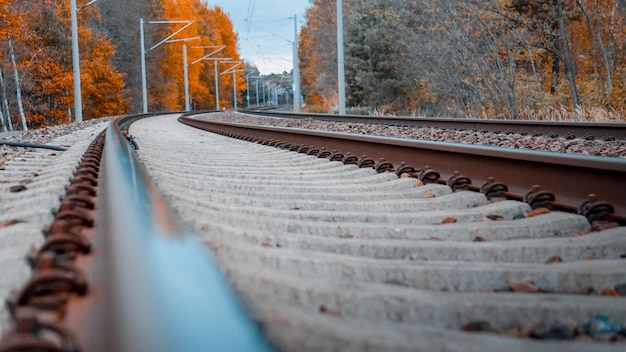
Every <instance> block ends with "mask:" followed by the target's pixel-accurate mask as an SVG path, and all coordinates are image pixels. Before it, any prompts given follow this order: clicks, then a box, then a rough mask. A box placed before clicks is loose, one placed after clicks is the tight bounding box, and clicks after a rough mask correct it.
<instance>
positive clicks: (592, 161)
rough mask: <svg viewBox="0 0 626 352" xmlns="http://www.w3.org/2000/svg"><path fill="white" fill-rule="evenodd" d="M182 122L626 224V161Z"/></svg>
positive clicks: (293, 130) (273, 128)
mask: <svg viewBox="0 0 626 352" xmlns="http://www.w3.org/2000/svg"><path fill="white" fill-rule="evenodd" d="M180 121H181V122H182V123H185V124H187V125H190V126H193V127H197V128H201V129H205V130H209V131H212V132H215V133H219V134H223V135H227V136H231V137H237V138H240V139H246V140H250V141H254V142H257V143H263V144H268V145H275V146H278V147H281V148H285V149H290V150H295V151H299V152H303V153H308V154H311V155H317V156H323V157H327V158H330V159H332V160H342V161H344V162H348V163H354V164H359V166H365V167H374V168H376V169H377V170H379V171H390V170H394V171H396V172H397V173H398V174H399V175H400V174H401V173H406V174H410V175H411V176H414V177H418V178H420V179H422V180H423V181H425V182H438V183H448V184H450V185H451V186H453V187H454V188H456V187H462V188H464V189H469V190H477V191H483V192H485V193H487V194H488V195H493V196H497V195H500V196H502V195H504V196H506V197H508V198H512V199H518V200H526V201H528V202H529V203H531V205H541V206H545V205H546V204H545V203H550V204H549V205H550V206H551V207H553V208H556V209H559V210H566V211H571V212H580V213H582V214H585V215H586V216H587V217H588V218H589V219H590V221H593V220H594V219H599V218H606V217H607V216H608V215H609V214H610V217H611V218H612V220H614V221H618V222H619V223H621V224H626V187H624V181H625V180H626V161H624V160H619V159H617V158H601V157H593V156H584V155H581V156H579V155H572V154H557V153H547V152H537V151H522V150H515V149H506V148H496V147H486V146H473V145H462V144H455V143H442V142H430V141H416V140H407V139H401V138H387V137H377V136H366V135H356V134H346V133H336V132H321V131H312V130H303V129H294V128H279V127H270V126H246V125H241V124H234V123H220V122H213V121H201V120H195V119H191V118H188V117H181V118H180Z"/></svg>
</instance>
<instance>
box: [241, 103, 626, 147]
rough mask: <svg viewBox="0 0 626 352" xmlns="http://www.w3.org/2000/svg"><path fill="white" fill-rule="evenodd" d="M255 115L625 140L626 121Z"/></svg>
mask: <svg viewBox="0 0 626 352" xmlns="http://www.w3.org/2000/svg"><path fill="white" fill-rule="evenodd" d="M241 112H243V113H246V114H252V115H261V116H269V117H283V118H291V119H315V120H322V121H335V122H353V123H367V124H383V125H394V126H408V127H433V128H449V129H457V130H475V131H485V132H494V133H506V132H511V133H526V134H529V135H539V134H541V135H544V136H550V135H552V136H560V137H569V138H574V137H576V138H595V139H602V138H604V139H612V138H614V139H616V140H620V139H626V123H609V122H604V123H602V122H560V121H556V122H553V121H527V120H480V119H460V118H459V119H455V118H426V117H402V116H384V117H377V116H362V115H333V114H304V113H293V112H287V111H267V110H258V109H257V110H242V111H241Z"/></svg>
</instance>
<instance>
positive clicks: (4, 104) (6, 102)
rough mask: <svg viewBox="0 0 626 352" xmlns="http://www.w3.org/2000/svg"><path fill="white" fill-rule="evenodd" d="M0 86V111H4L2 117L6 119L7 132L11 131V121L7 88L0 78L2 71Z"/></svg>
mask: <svg viewBox="0 0 626 352" xmlns="http://www.w3.org/2000/svg"><path fill="white" fill-rule="evenodd" d="M0 86H2V107H1V108H0V110H4V115H5V116H6V117H7V127H8V128H9V131H13V121H11V110H10V109H9V98H8V95H7V87H6V85H5V84H4V78H3V77H2V71H1V70H0Z"/></svg>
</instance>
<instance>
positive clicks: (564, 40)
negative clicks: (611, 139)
mask: <svg viewBox="0 0 626 352" xmlns="http://www.w3.org/2000/svg"><path fill="white" fill-rule="evenodd" d="M556 3H557V18H558V23H559V32H560V34H561V47H562V49H563V59H564V60H563V61H564V64H565V76H567V80H568V82H569V88H570V93H571V95H572V102H573V104H574V108H576V109H579V108H580V98H579V96H578V89H577V88H576V79H575V74H574V65H573V62H572V54H571V52H570V49H569V40H568V39H569V35H568V31H567V25H566V24H565V14H564V10H563V0H557V1H556Z"/></svg>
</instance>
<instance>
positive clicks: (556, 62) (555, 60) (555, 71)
mask: <svg viewBox="0 0 626 352" xmlns="http://www.w3.org/2000/svg"><path fill="white" fill-rule="evenodd" d="M560 71H561V58H560V57H559V55H558V54H554V55H552V79H551V81H550V93H551V94H554V93H556V88H557V87H558V85H559V73H560Z"/></svg>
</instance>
